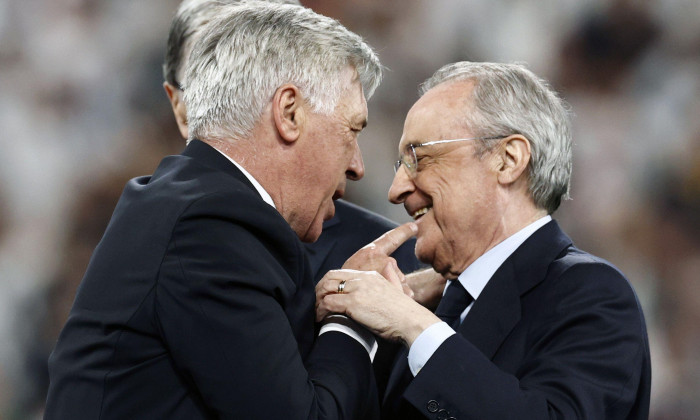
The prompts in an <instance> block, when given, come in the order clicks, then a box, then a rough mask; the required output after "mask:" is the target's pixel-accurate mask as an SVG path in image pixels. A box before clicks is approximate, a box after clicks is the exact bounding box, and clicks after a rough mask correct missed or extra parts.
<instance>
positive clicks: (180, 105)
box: [163, 82, 189, 139]
mask: <svg viewBox="0 0 700 420" xmlns="http://www.w3.org/2000/svg"><path fill="white" fill-rule="evenodd" d="M163 89H165V93H166V94H167V95H168V99H169V100H170V106H171V107H172V108H173V114H175V121H177V128H178V129H180V135H182V137H184V138H185V139H187V138H188V134H189V130H188V129H187V108H186V107H185V101H183V100H182V91H181V90H180V89H178V88H176V87H175V86H173V85H171V84H170V83H168V82H164V83H163Z"/></svg>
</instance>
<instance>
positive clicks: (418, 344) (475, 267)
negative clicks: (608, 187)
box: [408, 215, 552, 376]
mask: <svg viewBox="0 0 700 420" xmlns="http://www.w3.org/2000/svg"><path fill="white" fill-rule="evenodd" d="M550 220H552V217H551V216H549V215H547V216H544V217H542V218H540V219H537V220H536V221H534V222H532V223H530V224H529V225H527V226H525V227H524V228H522V229H520V230H519V231H518V232H516V233H515V234H513V235H511V236H509V237H508V238H506V239H505V240H504V241H503V242H501V243H499V244H498V245H496V246H495V247H493V248H491V249H489V250H488V251H486V253H484V255H482V256H481V257H479V258H477V259H476V261H474V262H473V263H471V265H469V267H467V269H466V270H464V271H463V272H462V274H460V275H459V277H457V281H459V282H460V283H462V286H464V288H465V289H466V290H467V292H469V294H470V295H471V296H472V297H473V298H474V302H476V300H477V299H479V295H480V294H481V292H482V291H483V290H484V287H486V284H488V282H489V280H491V277H492V276H493V274H494V273H495V272H496V270H498V268H499V267H500V266H501V265H502V264H503V263H504V262H505V260H506V259H508V257H510V256H511V254H512V253H513V252H515V250H516V249H518V247H519V246H520V245H522V244H523V242H525V240H526V239H527V238H529V237H530V235H532V234H533V233H535V231H536V230H537V229H539V228H541V227H542V226H544V225H545V224H547V223H548V222H549V221H550ZM451 283H452V281H448V282H447V285H446V286H445V290H447V287H448V286H449V285H450V284H451ZM444 293H445V292H444V291H443V295H444ZM474 302H472V303H471V304H470V305H469V306H467V308H466V309H465V310H464V312H462V314H461V315H460V323H461V322H462V321H464V318H465V317H466V316H467V314H468V313H469V310H470V309H471V308H472V306H473V305H474ZM452 334H455V331H454V330H453V329H452V328H450V326H449V325H447V324H446V323H445V322H438V323H436V324H433V325H431V326H430V327H428V328H426V329H425V331H423V332H422V333H421V334H420V335H419V336H418V338H416V341H414V342H413V345H412V346H411V348H410V349H409V351H408V366H409V368H410V369H411V373H413V376H416V375H417V374H418V372H419V371H420V370H421V369H422V368H423V366H425V364H426V363H427V362H428V359H430V357H431V356H432V355H433V353H435V350H437V348H438V347H440V345H441V344H442V343H443V342H444V341H445V340H447V338H449V337H450V336H451V335H452Z"/></svg>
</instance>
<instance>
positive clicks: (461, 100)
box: [399, 81, 473, 149]
mask: <svg viewBox="0 0 700 420" xmlns="http://www.w3.org/2000/svg"><path fill="white" fill-rule="evenodd" d="M472 89H473V83H472V82H471V81H458V82H447V83H442V84H440V85H438V86H436V87H434V88H432V89H430V90H429V91H428V92H426V93H425V95H423V96H422V97H421V98H420V99H419V100H418V101H416V103H415V104H414V105H413V107H411V109H410V110H409V111H408V114H407V115H406V121H405V123H404V132H403V136H402V138H401V143H400V144H399V148H400V149H401V148H403V147H405V146H406V145H408V144H410V143H422V142H425V141H432V140H436V139H439V138H445V137H454V136H461V135H464V133H462V132H463V131H464V130H465V129H466V128H465V127H464V125H463V120H464V118H463V116H464V115H465V113H466V112H467V110H468V103H469V100H470V95H471V91H472Z"/></svg>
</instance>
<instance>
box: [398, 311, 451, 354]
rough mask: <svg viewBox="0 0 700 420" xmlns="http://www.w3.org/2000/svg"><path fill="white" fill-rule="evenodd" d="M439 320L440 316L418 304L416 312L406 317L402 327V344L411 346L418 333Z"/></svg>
mask: <svg viewBox="0 0 700 420" xmlns="http://www.w3.org/2000/svg"><path fill="white" fill-rule="evenodd" d="M438 322H441V320H440V318H438V317H437V316H435V314H433V313H432V312H430V311H429V310H428V309H426V308H424V307H422V306H420V307H419V310H416V313H414V314H412V315H411V316H409V317H406V324H405V326H404V328H403V329H402V335H401V340H402V341H403V343H404V345H405V346H406V347H408V348H411V346H412V345H413V343H414V342H415V341H416V339H417V338H418V336H419V335H421V334H422V333H423V331H425V330H426V329H427V328H428V327H430V326H431V325H433V324H436V323H438Z"/></svg>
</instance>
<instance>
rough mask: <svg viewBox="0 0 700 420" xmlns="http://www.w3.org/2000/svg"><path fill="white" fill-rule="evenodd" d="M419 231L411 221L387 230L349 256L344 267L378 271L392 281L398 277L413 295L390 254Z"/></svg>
mask: <svg viewBox="0 0 700 420" xmlns="http://www.w3.org/2000/svg"><path fill="white" fill-rule="evenodd" d="M417 231H418V227H417V226H416V224H415V223H413V222H409V223H405V224H403V225H401V226H398V227H396V228H394V229H392V230H390V231H388V232H386V233H385V234H383V235H382V236H380V237H379V238H377V239H375V240H374V241H372V242H370V243H369V244H367V245H365V246H364V247H362V248H361V249H360V250H359V251H357V252H356V253H355V254H353V255H352V256H351V257H350V258H348V260H347V261H345V264H343V269H350V270H357V271H376V272H378V273H381V274H382V275H383V276H384V277H385V278H386V279H388V280H390V281H391V280H394V279H396V278H398V280H399V282H400V284H401V287H402V289H403V291H404V293H405V294H406V295H408V296H410V297H412V296H413V290H411V288H410V287H408V285H407V284H406V279H405V277H404V274H403V273H402V272H401V270H400V269H399V266H398V264H397V263H396V260H395V259H394V258H392V257H390V256H389V255H391V254H392V253H393V252H394V251H396V249H398V248H399V247H400V246H401V245H403V243H404V242H406V241H407V240H409V239H410V238H412V237H413V236H415V234H416V232H417Z"/></svg>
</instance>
